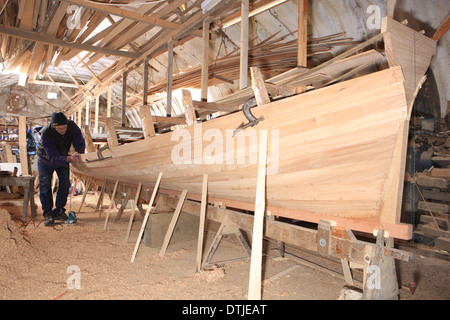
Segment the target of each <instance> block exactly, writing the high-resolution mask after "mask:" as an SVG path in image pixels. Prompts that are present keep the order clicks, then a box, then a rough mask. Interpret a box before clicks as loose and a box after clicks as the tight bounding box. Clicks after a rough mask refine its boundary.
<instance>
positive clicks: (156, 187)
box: [131, 172, 162, 263]
mask: <svg viewBox="0 0 450 320" xmlns="http://www.w3.org/2000/svg"><path fill="white" fill-rule="evenodd" d="M161 178H162V172H160V173H159V175H158V179H157V180H156V184H155V187H154V188H153V193H152V197H151V198H150V202H149V204H148V209H147V211H146V213H145V216H144V221H142V225H141V230H140V231H139V235H138V238H137V240H136V244H135V246H134V250H133V255H132V256H131V263H133V262H134V259H135V258H136V254H137V251H138V249H139V245H140V243H141V239H142V235H143V234H144V230H145V227H146V226H147V221H148V217H149V215H150V212H151V210H152V207H153V202H154V201H155V197H156V193H157V192H158V188H159V184H160V183H161Z"/></svg>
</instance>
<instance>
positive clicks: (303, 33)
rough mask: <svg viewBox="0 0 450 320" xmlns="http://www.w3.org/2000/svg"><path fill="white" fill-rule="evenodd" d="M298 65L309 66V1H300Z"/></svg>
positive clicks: (303, 90) (304, 88) (302, 90)
mask: <svg viewBox="0 0 450 320" xmlns="http://www.w3.org/2000/svg"><path fill="white" fill-rule="evenodd" d="M297 66H298V67H301V68H307V67H308V1H307V0H299V1H298V58H297ZM297 90H298V92H299V93H302V92H305V91H306V86H302V87H299V88H298V89H297Z"/></svg>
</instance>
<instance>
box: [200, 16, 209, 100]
mask: <svg viewBox="0 0 450 320" xmlns="http://www.w3.org/2000/svg"><path fill="white" fill-rule="evenodd" d="M210 23H211V22H210V19H205V20H204V21H203V51H202V53H203V55H202V78H201V79H202V80H201V99H202V101H208V76H209V68H208V66H209V26H210Z"/></svg>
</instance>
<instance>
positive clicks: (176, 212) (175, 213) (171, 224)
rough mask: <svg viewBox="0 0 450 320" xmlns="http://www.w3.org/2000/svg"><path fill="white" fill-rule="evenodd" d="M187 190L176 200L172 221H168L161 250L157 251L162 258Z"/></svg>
mask: <svg viewBox="0 0 450 320" xmlns="http://www.w3.org/2000/svg"><path fill="white" fill-rule="evenodd" d="M186 194H187V190H186V189H185V190H183V192H182V193H181V196H180V199H179V200H178V205H177V208H176V209H175V212H174V213H173V216H172V220H171V221H170V224H169V228H168V229H167V232H166V236H165V237H164V242H163V245H162V247H161V250H160V251H159V256H160V257H164V255H165V254H166V250H167V247H168V246H169V241H170V238H172V234H173V230H175V225H176V223H177V221H178V217H179V216H180V213H181V208H182V207H183V204H184V200H185V199H186Z"/></svg>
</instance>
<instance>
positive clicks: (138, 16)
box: [62, 0, 200, 36]
mask: <svg viewBox="0 0 450 320" xmlns="http://www.w3.org/2000/svg"><path fill="white" fill-rule="evenodd" d="M62 1H64V2H68V3H72V4H75V5H78V6H81V7H85V8H90V9H94V10H97V11H101V12H105V13H109V14H113V15H115V16H119V17H122V18H127V19H132V20H134V21H139V22H143V23H147V24H151V25H155V26H159V27H162V28H166V29H172V30H176V29H178V28H179V27H180V25H179V24H177V23H173V22H170V21H168V20H164V19H160V18H155V17H152V16H147V15H144V14H142V13H139V10H138V11H130V10H125V9H122V8H118V7H114V6H108V5H104V4H101V3H96V2H92V1H83V0H62ZM197 35H199V36H200V34H198V33H197Z"/></svg>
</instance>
